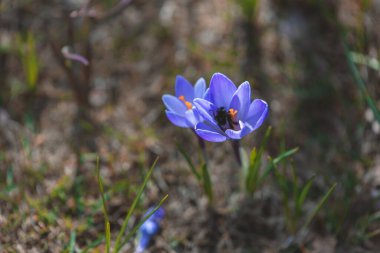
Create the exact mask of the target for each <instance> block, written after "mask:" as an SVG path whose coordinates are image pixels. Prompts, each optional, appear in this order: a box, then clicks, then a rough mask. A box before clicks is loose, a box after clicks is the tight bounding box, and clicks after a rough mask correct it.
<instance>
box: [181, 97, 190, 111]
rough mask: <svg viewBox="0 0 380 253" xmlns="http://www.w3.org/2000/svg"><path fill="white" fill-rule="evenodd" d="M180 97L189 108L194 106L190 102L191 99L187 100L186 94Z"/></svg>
mask: <svg viewBox="0 0 380 253" xmlns="http://www.w3.org/2000/svg"><path fill="white" fill-rule="evenodd" d="M178 99H179V100H181V101H182V102H183V103H184V104H185V105H186V107H187V110H191V109H192V108H193V104H192V103H190V102H189V101H186V99H185V97H184V96H179V97H178Z"/></svg>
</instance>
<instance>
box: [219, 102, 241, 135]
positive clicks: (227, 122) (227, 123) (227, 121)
mask: <svg viewBox="0 0 380 253" xmlns="http://www.w3.org/2000/svg"><path fill="white" fill-rule="evenodd" d="M214 117H215V120H216V122H217V123H218V126H220V128H222V129H223V130H225V129H227V128H230V129H235V128H234V126H235V125H237V124H238V122H236V121H235V120H234V119H235V117H234V115H232V112H231V109H230V110H228V111H226V109H225V108H224V107H220V108H218V110H216V114H215V115H214Z"/></svg>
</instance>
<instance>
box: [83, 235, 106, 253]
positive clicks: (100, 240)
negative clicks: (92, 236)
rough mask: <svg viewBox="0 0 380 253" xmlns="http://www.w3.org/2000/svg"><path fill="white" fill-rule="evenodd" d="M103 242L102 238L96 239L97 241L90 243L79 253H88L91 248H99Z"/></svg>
mask: <svg viewBox="0 0 380 253" xmlns="http://www.w3.org/2000/svg"><path fill="white" fill-rule="evenodd" d="M103 240H104V237H103V236H102V237H100V238H98V239H97V240H95V241H93V242H91V243H90V244H89V245H87V247H86V248H84V249H83V250H82V251H80V252H81V253H87V252H89V251H90V250H92V249H93V248H95V247H97V246H99V245H100V244H101V243H102V242H103Z"/></svg>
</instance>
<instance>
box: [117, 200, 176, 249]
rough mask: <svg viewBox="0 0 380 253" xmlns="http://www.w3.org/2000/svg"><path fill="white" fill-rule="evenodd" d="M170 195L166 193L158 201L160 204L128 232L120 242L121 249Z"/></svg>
mask: <svg viewBox="0 0 380 253" xmlns="http://www.w3.org/2000/svg"><path fill="white" fill-rule="evenodd" d="M168 197H169V195H168V194H166V195H165V196H164V197H163V198H162V199H161V201H160V202H159V203H158V205H157V206H155V207H154V208H153V210H152V211H151V212H150V213H148V214H147V215H146V216H145V218H144V219H142V220H141V221H140V222H139V223H138V224H137V225H136V226H135V227H134V228H133V229H132V231H131V232H129V233H128V234H127V236H126V237H125V239H124V240H123V242H122V243H121V244H120V246H119V249H120V248H121V247H123V246H124V245H125V244H126V243H127V242H128V241H129V240H130V239H131V238H132V236H133V235H134V234H135V233H136V232H137V230H138V229H139V228H140V227H141V226H142V225H143V224H144V222H145V221H146V220H148V219H149V218H150V217H151V216H152V215H153V214H154V213H155V212H156V211H157V210H158V209H159V208H160V207H161V206H162V204H164V202H165V201H166V199H167V198H168ZM119 249H118V250H117V251H116V252H118V251H119Z"/></svg>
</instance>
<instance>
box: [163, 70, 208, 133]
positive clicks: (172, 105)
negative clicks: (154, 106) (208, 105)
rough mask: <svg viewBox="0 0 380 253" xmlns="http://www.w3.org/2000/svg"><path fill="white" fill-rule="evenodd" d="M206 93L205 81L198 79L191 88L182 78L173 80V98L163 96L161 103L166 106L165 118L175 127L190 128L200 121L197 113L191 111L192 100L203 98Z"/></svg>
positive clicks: (178, 77)
mask: <svg viewBox="0 0 380 253" xmlns="http://www.w3.org/2000/svg"><path fill="white" fill-rule="evenodd" d="M205 92H206V81H205V80H204V79H203V78H200V79H198V81H197V82H196V83H195V86H194V87H193V86H192V85H191V84H190V83H189V82H188V81H187V80H186V79H185V78H184V77H182V76H177V78H176V80H175V96H172V95H168V94H166V95H164V96H162V101H163V102H164V104H165V106H166V109H167V110H166V116H167V117H168V119H169V120H170V121H171V122H172V123H173V124H174V125H176V126H179V127H191V128H194V126H195V125H196V124H197V123H198V122H200V121H201V120H202V118H201V116H200V115H199V113H198V112H197V111H195V110H193V108H194V107H193V100H194V99H195V98H203V97H204V94H205Z"/></svg>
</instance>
